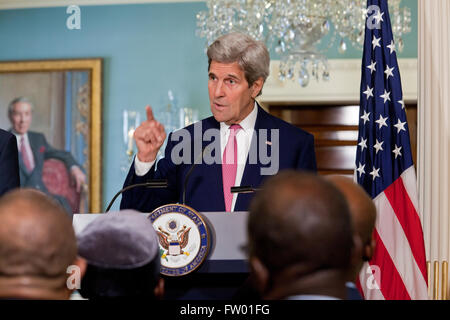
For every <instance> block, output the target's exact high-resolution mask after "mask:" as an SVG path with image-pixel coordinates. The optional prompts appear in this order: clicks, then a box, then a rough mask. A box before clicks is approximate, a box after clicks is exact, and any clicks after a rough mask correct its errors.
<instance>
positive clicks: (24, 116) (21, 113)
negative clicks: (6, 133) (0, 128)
mask: <svg viewBox="0 0 450 320" xmlns="http://www.w3.org/2000/svg"><path fill="white" fill-rule="evenodd" d="M10 121H11V124H12V127H13V129H14V131H16V132H17V133H18V134H24V133H26V132H27V131H28V129H29V128H30V125H31V105H30V104H29V103H27V102H17V103H16V104H15V105H14V107H13V111H12V114H11V115H10Z"/></svg>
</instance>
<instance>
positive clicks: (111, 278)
mask: <svg viewBox="0 0 450 320" xmlns="http://www.w3.org/2000/svg"><path fill="white" fill-rule="evenodd" d="M78 253H79V255H80V256H81V257H83V258H85V259H86V260H87V263H88V267H87V270H86V274H85V276H84V277H83V280H82V282H81V289H80V293H81V295H82V296H83V297H84V298H89V299H102V298H125V297H146V298H151V299H152V298H156V299H160V298H162V296H163V295H164V281H163V279H162V278H161V277H160V255H159V242H158V236H157V235H156V232H155V230H154V229H153V225H152V223H151V221H150V220H149V219H147V218H146V217H145V216H144V215H143V214H141V213H138V212H137V211H134V210H123V211H119V212H111V213H107V214H104V215H101V216H100V217H98V218H96V219H95V220H94V221H93V222H91V223H90V224H88V225H87V227H86V228H85V229H84V230H83V231H82V232H81V233H80V234H79V236H78Z"/></svg>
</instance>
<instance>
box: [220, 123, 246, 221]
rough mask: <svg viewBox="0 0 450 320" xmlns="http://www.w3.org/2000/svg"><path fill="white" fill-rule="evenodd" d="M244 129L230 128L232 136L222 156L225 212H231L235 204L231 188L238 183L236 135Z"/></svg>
mask: <svg viewBox="0 0 450 320" xmlns="http://www.w3.org/2000/svg"><path fill="white" fill-rule="evenodd" d="M240 129H242V127H241V126H240V125H238V124H233V125H231V126H230V136H229V137H228V142H227V145H226V146H225V151H224V152H223V156H222V179H223V196H224V199H225V211H227V212H230V211H231V204H232V203H233V195H232V194H231V191H230V189H231V187H232V186H234V183H235V181H236V171H237V143H236V134H237V133H238V131H239V130H240Z"/></svg>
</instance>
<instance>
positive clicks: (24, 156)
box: [20, 136, 34, 172]
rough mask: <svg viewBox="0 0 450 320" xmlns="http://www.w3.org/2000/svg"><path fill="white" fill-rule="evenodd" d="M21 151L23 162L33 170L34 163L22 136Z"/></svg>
mask: <svg viewBox="0 0 450 320" xmlns="http://www.w3.org/2000/svg"><path fill="white" fill-rule="evenodd" d="M20 153H21V155H22V160H23V164H24V165H25V167H26V168H27V171H28V172H31V171H33V169H34V168H33V165H32V164H31V159H30V154H29V152H28V151H27V148H26V147H25V138H24V136H22V138H21V139H20Z"/></svg>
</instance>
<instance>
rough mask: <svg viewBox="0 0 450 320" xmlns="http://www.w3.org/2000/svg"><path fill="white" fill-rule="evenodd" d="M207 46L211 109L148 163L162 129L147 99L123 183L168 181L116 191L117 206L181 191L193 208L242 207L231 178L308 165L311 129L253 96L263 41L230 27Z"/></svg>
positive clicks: (146, 207)
mask: <svg viewBox="0 0 450 320" xmlns="http://www.w3.org/2000/svg"><path fill="white" fill-rule="evenodd" d="M207 54H208V63H209V67H208V70H209V72H208V73H209V80H208V92H209V100H210V106H211V111H212V114H213V116H212V117H209V118H207V119H204V120H202V121H200V122H198V123H196V124H194V125H191V126H188V127H186V128H184V129H181V130H179V131H175V132H173V133H171V134H170V135H169V138H168V142H167V146H166V150H165V157H164V158H163V159H161V160H160V161H159V162H158V165H157V168H156V166H155V162H156V155H157V153H158V151H159V149H160V147H161V146H162V144H163V142H164V140H165V138H166V133H165V131H164V127H163V125H162V124H160V123H159V122H157V121H156V120H155V119H154V117H153V113H152V110H151V108H150V107H149V106H147V109H146V110H147V121H144V122H143V123H142V124H141V125H140V126H139V127H138V128H137V129H136V131H135V134H134V138H135V141H136V146H137V149H138V151H137V155H136V157H135V159H134V162H133V165H132V166H131V168H130V171H129V173H128V176H127V178H126V180H125V183H124V187H126V186H129V185H132V184H135V183H140V182H146V181H148V180H150V179H167V180H168V183H169V185H168V188H166V189H145V188H134V189H131V190H129V191H126V192H124V193H123V195H122V202H121V208H122V209H125V208H130V209H136V210H140V211H144V212H149V211H152V210H154V209H155V208H157V207H158V206H160V205H163V204H167V203H173V202H183V195H184V194H185V199H186V201H185V203H186V204H187V205H189V206H191V207H193V208H194V209H196V210H199V211H245V210H247V208H248V205H249V202H250V199H251V194H239V195H237V194H234V195H233V194H231V192H230V187H231V186H250V187H253V188H256V187H258V186H259V185H260V184H261V183H262V181H263V180H264V179H265V178H266V177H267V176H270V175H273V174H275V173H276V172H277V171H278V170H281V169H287V168H293V169H306V170H311V171H315V170H316V160H315V153H314V139H313V136H312V135H311V134H309V133H307V132H305V131H303V130H301V129H299V128H296V127H294V126H292V125H290V124H288V123H287V122H284V121H282V120H280V119H278V118H276V117H274V116H272V115H270V114H268V113H267V112H265V111H264V110H263V109H262V108H261V107H260V106H259V105H258V103H257V102H256V100H255V98H256V97H257V96H258V95H260V94H261V90H262V87H263V85H264V82H265V80H266V78H267V76H268V75H269V65H270V57H269V52H268V50H267V48H266V47H265V45H264V44H263V43H262V42H258V41H254V40H253V39H251V38H250V37H248V36H246V35H243V34H240V33H231V34H228V35H225V36H222V37H220V38H219V39H217V40H216V41H215V42H214V43H213V44H212V45H211V46H210V47H209V48H208V53H207ZM180 140H181V141H180ZM178 141H179V143H177V142H178ZM194 163H195V164H197V165H196V167H193V164H194ZM191 169H192V171H191ZM188 172H190V173H191V175H190V176H189V179H186V177H187V174H188ZM186 182H187V183H186ZM185 184H186V185H185Z"/></svg>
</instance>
